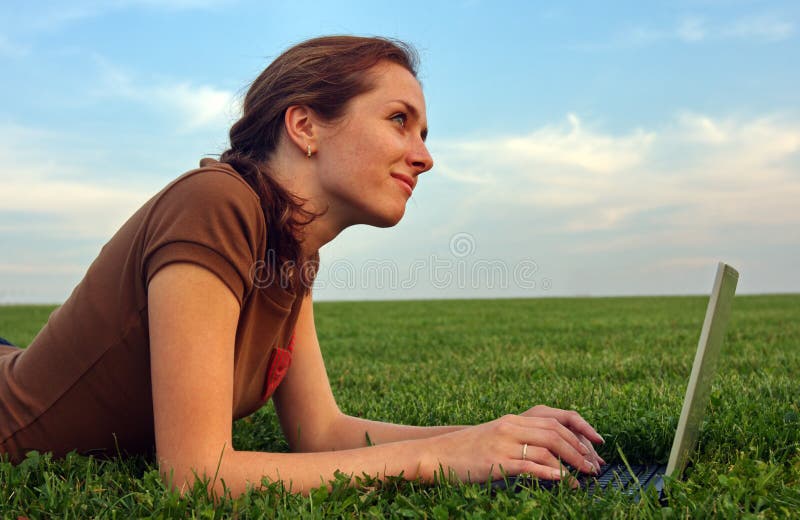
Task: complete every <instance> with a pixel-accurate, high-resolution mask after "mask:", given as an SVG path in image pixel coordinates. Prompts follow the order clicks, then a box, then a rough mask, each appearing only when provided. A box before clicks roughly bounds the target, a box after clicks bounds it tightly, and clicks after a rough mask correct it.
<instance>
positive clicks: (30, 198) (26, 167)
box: [0, 124, 154, 239]
mask: <svg viewBox="0 0 800 520" xmlns="http://www.w3.org/2000/svg"><path fill="white" fill-rule="evenodd" d="M68 141H69V136H64V135H59V134H55V133H51V132H46V131H42V130H38V129H32V128H27V127H22V126H18V125H7V124H6V125H0V163H2V164H3V168H2V169H0V186H2V190H3V191H2V194H3V201H2V207H0V215H4V216H3V219H2V222H3V224H2V225H0V233H2V232H12V231H13V232H21V231H31V232H35V233H36V234H37V235H52V236H61V237H66V236H71V237H80V238H98V239H99V238H102V239H108V237H110V236H111V234H113V233H114V231H116V230H117V228H119V226H120V225H121V224H122V223H123V222H124V221H125V219H127V218H128V217H129V216H130V215H131V214H132V213H133V212H134V211H135V210H136V208H137V207H139V206H140V205H141V204H142V203H143V202H145V201H146V200H147V199H148V197H149V196H150V195H152V194H153V193H154V191H153V189H154V188H150V189H147V188H144V187H142V186H139V187H138V188H137V187H134V186H132V185H131V184H132V183H131V184H129V185H127V186H125V187H122V188H117V187H113V186H104V185H101V184H99V183H98V182H91V181H89V180H87V179H88V178H91V173H92V172H87V171H84V170H82V168H81V166H80V165H79V163H78V161H74V162H71V161H69V160H64V159H63V158H62V157H61V155H60V154H59V153H58V152H57V151H56V148H58V143H59V142H61V143H65V142H68ZM14 214H18V215H24V216H25V222H23V223H18V222H14V223H11V224H9V223H8V222H10V219H11V216H13V215H14Z"/></svg>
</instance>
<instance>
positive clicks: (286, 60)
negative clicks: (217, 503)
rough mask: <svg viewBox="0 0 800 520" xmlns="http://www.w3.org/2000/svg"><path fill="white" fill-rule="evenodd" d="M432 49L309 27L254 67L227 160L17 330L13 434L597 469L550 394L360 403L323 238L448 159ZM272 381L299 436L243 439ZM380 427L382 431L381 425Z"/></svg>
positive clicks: (198, 176) (464, 473)
mask: <svg viewBox="0 0 800 520" xmlns="http://www.w3.org/2000/svg"><path fill="white" fill-rule="evenodd" d="M426 134H427V121H426V115H425V99H424V97H423V94H422V90H421V87H420V84H419V82H418V81H417V79H416V58H415V54H414V53H413V51H412V50H411V49H410V48H409V47H407V46H406V45H404V44H402V43H400V42H395V41H390V40H386V39H381V38H359V37H345V36H341V37H325V38H317V39H313V40H309V41H306V42H304V43H301V44H299V45H296V46H295V47H292V48H291V49H289V50H288V51H286V52H285V53H284V54H283V55H281V56H280V57H279V58H278V59H276V60H275V61H274V62H273V63H272V64H271V65H270V66H269V67H267V69H266V70H264V72H263V73H262V74H261V75H260V76H259V77H258V78H257V79H256V81H255V82H254V83H253V84H252V86H251V88H250V90H249V92H248V93H247V96H246V98H245V102H244V112H243V115H242V118H241V119H240V120H239V121H238V122H237V123H236V124H234V125H233V127H232V128H231V131H230V149H229V150H227V151H225V152H224V153H223V154H222V155H221V157H220V160H219V161H215V160H211V159H204V160H203V161H201V163H200V168H199V169H196V170H192V171H190V172H188V173H186V174H184V175H183V176H181V177H179V178H178V179H176V180H175V181H173V182H172V183H171V184H169V185H168V186H167V187H166V188H164V189H163V190H162V191H161V192H160V193H158V194H157V195H155V197H153V198H152V199H151V200H150V201H148V202H147V203H146V204H145V205H144V206H143V207H142V208H141V209H139V211H137V212H136V213H135V214H134V215H133V216H132V217H131V218H130V219H129V220H128V221H127V222H126V223H125V224H124V225H123V226H122V228H121V229H120V230H119V231H118V232H117V233H116V234H115V235H114V237H113V238H112V239H111V240H110V241H109V242H108V244H106V245H105V247H103V249H102V250H101V252H100V255H99V256H98V258H97V259H96V260H95V261H94V262H93V263H92V265H91V266H90V267H89V269H88V271H87V273H86V276H85V278H84V279H83V280H82V281H81V283H80V284H79V285H78V286H77V287H76V288H75V290H74V292H73V293H72V295H71V296H70V297H69V299H67V301H66V302H65V303H64V304H63V305H62V306H61V307H60V308H59V309H58V310H56V311H55V312H54V313H53V314H52V315H51V316H50V319H49V320H48V322H47V324H46V325H45V327H44V328H43V329H42V331H41V332H40V333H39V334H38V335H37V336H36V338H35V339H34V341H33V343H32V344H31V345H30V346H29V347H28V348H27V349H26V350H21V349H16V348H13V347H10V346H5V347H3V346H0V453H5V454H7V455H6V456H8V457H10V459H11V460H12V461H19V460H21V459H22V458H24V454H25V452H26V451H28V450H33V449H36V450H39V451H52V452H54V454H55V455H56V456H60V455H64V454H65V453H67V452H69V451H71V450H78V451H79V452H82V453H110V454H115V453H117V451H118V450H119V451H120V452H128V453H148V452H150V453H152V452H153V451H154V452H155V455H156V458H157V461H158V464H159V468H160V469H161V471H162V474H164V475H165V478H168V479H170V482H172V483H173V485H175V486H177V487H179V488H181V489H185V488H186V486H187V485H188V486H191V485H192V484H193V483H194V479H195V474H196V475H198V476H200V477H203V476H209V477H210V476H214V475H216V476H217V478H216V480H215V482H216V484H215V486H216V487H217V489H216V491H219V490H221V486H222V485H221V481H223V480H224V482H225V484H226V485H227V486H228V488H229V489H230V490H231V491H232V493H233V494H234V495H238V494H240V493H242V492H243V491H245V490H246V487H247V485H248V483H251V484H255V485H258V484H259V483H260V481H261V479H262V477H267V478H268V479H271V480H278V479H282V480H283V481H284V482H285V483H286V484H287V487H289V486H291V489H293V490H295V491H300V492H308V490H309V489H311V488H313V487H315V486H319V485H320V483H321V482H328V481H329V480H330V479H331V478H332V477H333V475H334V472H335V471H336V470H340V471H343V472H345V473H349V474H356V475H361V474H363V473H367V474H371V475H374V476H378V477H382V476H388V475H400V474H402V475H403V476H404V477H405V478H409V479H416V478H422V479H424V480H426V481H431V480H433V478H434V476H435V474H436V473H437V471H438V470H439V468H440V467H441V468H444V469H445V471H453V472H455V474H456V475H457V476H458V477H459V478H461V479H464V480H467V479H471V480H473V481H484V480H488V479H491V478H492V477H495V478H497V477H498V476H500V474H501V468H502V471H505V472H506V473H507V474H510V475H516V474H519V473H530V474H533V475H535V476H537V477H540V478H545V479H559V478H561V475H562V468H561V465H560V463H559V460H563V461H566V462H568V463H569V464H571V465H572V466H574V467H576V468H579V469H580V470H581V471H584V472H592V471H594V470H595V468H597V467H598V464H599V463H600V462H602V460H601V459H600V458H599V457H598V456H597V454H596V453H595V451H594V449H593V448H592V443H593V442H595V443H596V442H602V439H601V437H600V436H599V435H598V434H597V432H595V431H594V429H593V428H592V427H591V426H590V425H589V424H588V423H587V422H586V421H585V420H583V419H582V418H581V417H580V415H578V414H577V413H575V412H571V411H564V410H557V409H553V408H548V407H545V406H537V407H534V408H531V409H530V410H528V411H526V412H524V413H522V414H521V415H507V416H504V417H501V418H499V419H497V420H495V421H492V422H490V423H486V424H481V425H477V426H466V427H465V426H439V427H415V426H402V425H395V424H388V423H382V422H374V421H369V420H365V419H361V418H357V417H350V416H347V415H344V414H343V413H342V412H341V411H340V410H339V408H338V407H337V405H336V401H335V400H334V397H333V394H332V393H331V388H330V385H329V383H328V378H327V375H326V372H325V365H324V363H323V360H322V356H321V354H320V346H319V342H318V341H317V334H316V331H315V328H314V313H313V305H312V296H311V291H310V287H311V282H312V281H313V277H314V272H315V269H314V268H315V266H316V263H317V261H318V254H317V252H318V250H319V248H320V247H322V246H323V245H324V244H326V243H328V242H330V241H331V240H333V239H334V238H335V237H336V236H337V235H338V234H339V233H340V232H341V231H342V230H343V229H345V228H346V227H348V226H351V225H353V224H370V225H373V226H380V227H388V226H393V225H395V224H397V223H398V222H399V221H400V219H401V218H402V216H403V213H404V211H405V206H406V202H407V201H408V199H409V197H411V195H412V193H413V190H414V189H415V186H416V184H417V181H418V180H419V176H420V175H421V174H422V173H424V172H426V171H428V170H430V169H431V167H432V166H433V160H432V159H431V156H430V154H429V153H428V150H427V148H426V146H425V137H426ZM270 397H271V398H272V400H273V402H274V404H275V408H276V410H277V413H278V416H279V418H280V422H281V426H282V429H283V432H284V434H285V435H286V438H287V440H288V442H289V446H290V447H291V450H292V452H291V453H260V452H248V451H238V450H235V449H233V447H232V445H231V429H232V421H233V420H234V419H237V418H240V417H244V416H246V415H248V414H251V413H253V412H254V411H255V410H257V409H258V408H259V407H261V406H262V405H263V404H264V403H265V401H266V400H267V399H269V398H270ZM367 434H368V436H369V438H370V439H371V440H372V442H373V443H374V444H375V445H374V446H370V447H367V446H366V441H365V439H366V435H367Z"/></svg>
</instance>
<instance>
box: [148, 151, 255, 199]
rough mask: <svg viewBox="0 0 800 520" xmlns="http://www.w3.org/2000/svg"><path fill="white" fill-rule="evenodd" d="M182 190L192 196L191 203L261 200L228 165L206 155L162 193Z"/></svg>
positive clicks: (186, 194)
mask: <svg viewBox="0 0 800 520" xmlns="http://www.w3.org/2000/svg"><path fill="white" fill-rule="evenodd" d="M174 191H179V192H180V193H181V194H182V195H185V196H191V197H192V198H191V200H192V202H201V203H202V202H206V201H208V199H241V200H242V201H243V202H251V203H252V202H255V203H259V197H258V194H256V192H255V191H254V190H253V188H252V187H250V185H249V184H247V182H246V181H245V180H244V179H243V178H242V176H241V175H239V173H237V172H236V170H234V169H233V168H232V167H231V166H230V165H229V164H227V163H223V162H219V161H217V160H215V159H211V158H204V159H203V160H201V161H200V166H199V167H198V168H195V169H193V170H189V171H188V172H186V173H184V174H183V175H181V176H180V177H178V178H177V179H175V180H174V181H172V182H171V183H169V184H168V185H167V186H166V187H165V188H164V189H163V190H162V191H161V193H160V194H159V195H161V196H162V197H163V196H165V195H167V194H169V193H170V192H174Z"/></svg>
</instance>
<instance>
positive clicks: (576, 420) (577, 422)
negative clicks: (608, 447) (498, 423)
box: [523, 405, 606, 443]
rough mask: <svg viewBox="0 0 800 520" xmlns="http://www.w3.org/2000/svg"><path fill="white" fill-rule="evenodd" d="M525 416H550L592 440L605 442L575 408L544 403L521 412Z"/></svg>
mask: <svg viewBox="0 0 800 520" xmlns="http://www.w3.org/2000/svg"><path fill="white" fill-rule="evenodd" d="M523 415H524V416H526V417H552V418H554V419H556V420H558V422H560V423H561V424H563V425H564V426H567V427H568V428H570V429H572V430H575V431H576V432H577V433H582V434H583V435H585V436H586V437H587V438H588V439H590V440H591V441H592V442H599V443H605V442H606V441H605V439H603V437H602V436H601V435H600V434H599V433H597V431H596V430H595V429H594V428H593V427H592V425H591V424H589V423H588V422H587V421H586V420H585V419H584V418H583V417H581V415H580V414H579V413H578V412H576V411H575V410H562V409H560V408H551V407H549V406H545V405H538V406H534V407H533V408H531V409H530V410H528V411H527V412H525V413H524V414H523Z"/></svg>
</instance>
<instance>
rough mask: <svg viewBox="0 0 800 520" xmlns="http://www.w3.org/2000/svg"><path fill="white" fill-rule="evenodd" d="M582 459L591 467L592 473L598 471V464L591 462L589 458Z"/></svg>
mask: <svg viewBox="0 0 800 520" xmlns="http://www.w3.org/2000/svg"><path fill="white" fill-rule="evenodd" d="M584 461H585V462H586V464H588V465H589V467H591V468H592V473H597V472H599V471H600V467H599V466H597V465H596V464H595V463H594V462H592V461H591V460H589V459H584Z"/></svg>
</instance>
